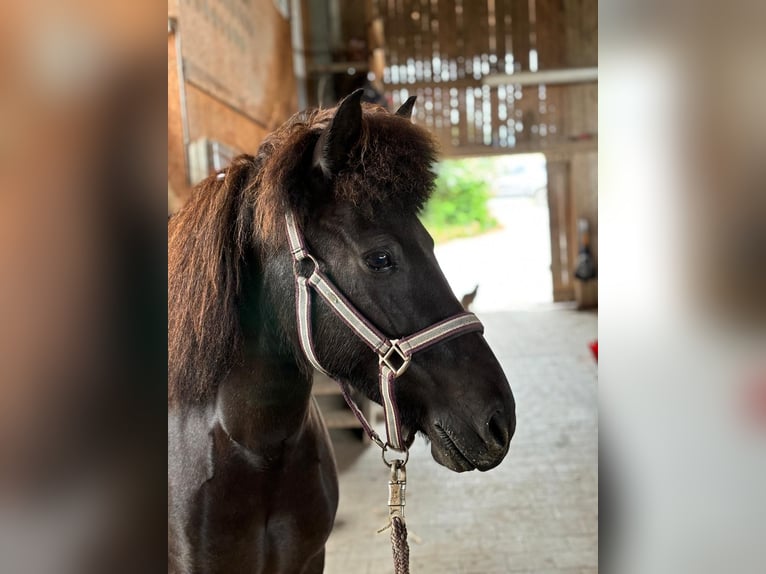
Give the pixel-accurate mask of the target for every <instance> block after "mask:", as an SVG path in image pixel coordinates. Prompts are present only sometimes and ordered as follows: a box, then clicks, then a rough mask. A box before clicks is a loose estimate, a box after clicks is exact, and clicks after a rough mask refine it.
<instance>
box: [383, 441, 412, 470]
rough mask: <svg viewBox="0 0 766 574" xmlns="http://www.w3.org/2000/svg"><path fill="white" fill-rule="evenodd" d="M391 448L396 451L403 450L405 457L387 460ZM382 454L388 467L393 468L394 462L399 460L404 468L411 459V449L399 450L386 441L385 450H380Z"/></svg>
mask: <svg viewBox="0 0 766 574" xmlns="http://www.w3.org/2000/svg"><path fill="white" fill-rule="evenodd" d="M389 449H391V450H392V451H394V452H403V453H404V458H403V459H402V458H394V459H391V460H390V461H389V460H387V459H386V452H388V450H389ZM380 456H381V458H382V459H383V462H384V463H385V465H386V466H387V467H388V468H391V467H392V466H393V465H394V463H397V462H398V463H400V466H401V467H402V468H404V466H406V464H407V461H408V460H410V451H409V449H404V450H398V449H395V448H394V447H392V446H391V445H390V444H389V443H386V444H384V445H383V450H382V451H381V452H380Z"/></svg>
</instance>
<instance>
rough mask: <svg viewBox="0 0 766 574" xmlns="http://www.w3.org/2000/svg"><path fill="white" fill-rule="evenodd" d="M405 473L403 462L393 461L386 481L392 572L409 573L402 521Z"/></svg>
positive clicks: (405, 528) (405, 538) (408, 556)
mask: <svg viewBox="0 0 766 574" xmlns="http://www.w3.org/2000/svg"><path fill="white" fill-rule="evenodd" d="M406 488H407V473H406V472H405V470H404V464H402V463H401V462H400V461H395V462H394V463H393V464H392V465H391V478H390V479H389V481H388V509H389V511H388V512H389V517H390V520H391V524H390V526H391V549H392V551H393V553H394V573H395V574H410V546H409V544H407V524H406V523H405V522H404V491H405V489H406Z"/></svg>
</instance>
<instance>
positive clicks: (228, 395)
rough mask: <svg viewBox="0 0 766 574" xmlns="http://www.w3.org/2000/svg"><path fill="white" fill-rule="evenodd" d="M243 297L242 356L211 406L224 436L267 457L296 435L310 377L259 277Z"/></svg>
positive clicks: (303, 414) (305, 406) (302, 418)
mask: <svg viewBox="0 0 766 574" xmlns="http://www.w3.org/2000/svg"><path fill="white" fill-rule="evenodd" d="M248 283H251V285H248V286H247V287H246V289H245V291H246V292H249V293H251V296H250V297H249V298H248V299H247V300H245V301H244V302H243V305H242V308H241V321H242V327H243V337H244V341H243V346H242V359H241V361H239V362H238V364H237V365H236V366H235V367H234V368H233V369H232V370H231V372H230V373H229V374H228V375H227V377H226V378H225V379H224V380H223V381H222V383H221V385H220V387H219V389H218V394H217V410H218V413H219V418H220V420H221V423H222V425H223V427H224V430H226V432H227V433H228V434H229V436H230V437H231V438H232V439H233V440H234V441H236V442H237V443H239V444H240V445H241V446H243V447H245V448H246V449H248V450H249V451H251V452H253V453H258V454H261V455H264V456H266V457H267V458H271V457H272V456H278V454H279V453H278V452H276V451H277V450H281V449H284V448H285V447H289V446H290V444H291V443H292V442H293V441H295V440H297V439H298V438H299V437H300V435H301V431H302V429H303V427H304V424H305V423H306V421H307V420H308V417H307V413H308V409H309V402H310V398H311V378H310V376H308V375H306V374H305V371H304V370H301V368H300V367H299V366H298V364H297V363H296V360H295V356H294V354H293V353H292V351H291V350H290V349H289V348H287V347H286V346H285V345H284V343H283V340H284V338H285V337H284V335H283V334H282V333H281V332H280V327H279V323H278V320H277V318H276V316H275V314H274V313H273V311H271V310H272V309H273V306H272V305H271V304H270V302H269V301H268V300H267V297H266V295H265V292H264V289H263V285H262V280H261V279H260V278H257V279H251V280H249V281H248Z"/></svg>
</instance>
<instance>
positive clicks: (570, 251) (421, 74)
mask: <svg viewBox="0 0 766 574" xmlns="http://www.w3.org/2000/svg"><path fill="white" fill-rule="evenodd" d="M597 12H598V10H597V2H596V0H581V1H579V0H578V1H575V0H249V1H247V0H171V1H170V2H169V4H168V210H169V214H170V213H172V212H174V211H175V210H177V209H178V208H180V206H182V205H183V203H184V202H185V201H186V200H187V199H188V198H189V196H190V194H191V190H192V188H193V187H194V185H195V184H196V183H198V182H199V181H201V180H202V179H203V178H205V177H206V176H208V175H209V174H211V173H214V172H217V171H219V170H221V169H223V168H224V167H225V166H226V164H227V163H228V162H229V161H230V160H231V159H232V158H233V157H235V156H236V155H237V154H239V153H254V152H255V150H257V148H258V145H259V144H260V142H261V141H262V140H263V139H264V137H265V136H266V135H267V134H269V133H270V132H271V131H272V130H273V129H275V128H276V127H278V126H279V125H281V124H282V123H283V122H284V121H285V120H286V119H287V118H289V117H290V116H291V115H292V114H293V113H295V112H297V111H298V110H301V109H305V108H307V107H315V106H322V107H330V106H333V105H335V104H336V103H337V102H338V100H340V99H341V98H343V97H344V96H346V95H348V94H349V93H351V92H352V91H353V90H355V89H357V88H364V89H365V98H366V99H367V100H368V101H372V102H376V103H379V104H381V105H383V106H385V107H387V108H389V109H391V110H394V109H396V108H397V107H398V106H399V105H401V104H402V103H403V102H404V101H405V100H406V99H407V98H408V97H410V96H413V95H416V96H417V103H416V106H415V109H414V113H413V121H414V122H416V123H418V124H420V125H422V126H424V127H426V128H427V129H428V130H430V131H432V132H433V133H434V134H435V135H436V137H437V139H438V141H439V144H440V148H441V152H442V156H443V158H444V159H445V160H448V161H457V162H461V161H462V162H467V163H463V164H460V165H464V166H465V165H467V166H469V168H470V166H472V165H474V166H480V167H476V169H484V167H485V166H488V165H491V166H493V167H492V170H491V173H492V175H491V177H490V178H489V179H490V181H488V182H487V185H488V189H489V194H490V197H489V199H488V201H487V205H488V209H489V211H490V212H491V213H492V216H493V218H494V219H495V220H496V221H497V225H496V226H495V228H493V229H492V230H489V231H488V232H486V233H481V234H476V235H475V236H471V237H457V238H447V239H445V240H444V241H439V242H437V247H436V255H437V258H438V259H439V261H440V264H441V265H442V267H443V269H444V271H445V274H446V276H447V278H448V280H449V281H450V284H451V285H452V287H453V290H454V291H455V294H456V295H457V297H458V298H460V299H462V300H463V301H464V304H465V306H466V307H467V308H470V309H471V310H473V311H475V312H476V313H477V314H478V315H479V316H480V318H481V320H482V321H483V322H484V324H485V333H486V338H487V340H488V342H489V344H490V346H491V347H492V348H493V350H494V351H495V353H496V355H497V356H498V358H499V359H500V362H501V364H502V365H503V367H504V369H505V372H506V375H507V377H508V380H509V381H510V383H511V386H512V388H513V390H514V394H515V396H516V402H517V417H518V426H517V432H516V436H515V437H514V440H513V443H512V445H511V450H510V454H509V456H508V458H507V459H506V460H505V461H504V462H503V464H502V465H501V466H499V467H498V468H496V469H493V470H492V471H489V472H488V473H478V472H471V473H464V474H455V473H452V472H450V471H448V470H447V469H445V468H442V467H440V466H438V465H437V464H436V463H435V462H434V461H433V460H432V459H431V455H430V453H429V449H428V446H427V444H426V443H425V441H424V440H423V439H422V438H419V439H418V440H417V441H416V443H415V445H414V446H413V449H412V453H411V454H412V456H411V462H410V463H409V465H408V473H409V474H408V479H409V482H408V487H407V488H408V491H407V501H408V505H407V517H408V527H409V529H410V547H411V562H412V571H414V572H420V573H429V572H433V573H437V572H438V573H441V572H476V573H479V572H481V573H484V574H490V573H495V572H498V573H499V572H551V573H553V572H556V573H562V574H563V573H575V572H576V573H585V572H589V573H590V572H596V571H597V549H598V538H597V522H598V484H597V481H598V477H597V474H598V473H597V461H598V455H597V446H598V445H597V443H598V440H597V407H596V402H597V400H596V365H595V360H594V356H593V352H592V350H591V348H590V347H589V345H590V344H591V343H593V342H594V341H595V340H596V337H597V333H596V309H597V304H598V303H597V301H598V277H597V269H598V211H597V171H598V170H597V146H598V122H597V119H598V117H597V95H598V78H597V65H598V58H597V52H598V51H597V47H598V46H597V29H598V18H597ZM472 161H479V162H480V163H477V164H471V163H470V162H472ZM481 162H484V163H481ZM487 162H492V163H487ZM476 287H478V289H476ZM314 394H315V396H316V397H317V400H318V401H319V402H320V405H321V407H322V409H323V413H324V416H325V420H326V422H327V424H328V427H329V428H331V429H332V436H333V440H334V444H335V448H336V456H337V458H338V465H339V469H340V490H341V502H340V508H339V511H338V516H337V520H336V525H335V529H334V531H333V533H332V535H331V537H330V540H329V542H328V546H327V563H326V570H325V571H326V572H328V573H347V572H360V573H370V574H372V573H378V572H390V571H391V570H392V566H391V562H390V552H391V550H390V547H389V546H388V542H387V538H388V537H387V535H385V534H376V531H377V530H378V529H379V528H380V527H381V526H383V525H384V524H385V517H386V515H387V507H386V492H387V491H386V481H387V471H386V469H385V467H383V466H382V465H381V463H380V453H379V451H378V449H377V448H376V447H375V446H374V445H372V444H370V443H369V441H365V440H364V437H363V436H362V433H361V432H360V428H359V423H358V421H357V419H356V418H355V417H354V415H353V414H352V413H351V411H350V410H348V409H347V408H346V407H345V404H344V402H343V400H342V398H341V396H340V392H339V390H338V389H337V386H336V385H335V384H334V383H333V382H332V381H331V380H329V379H326V378H322V377H320V376H317V377H316V379H315V386H314ZM364 410H365V411H366V412H367V414H368V415H369V417H370V418H371V420H373V421H375V422H376V424H377V425H378V426H380V428H381V429H382V420H381V412H380V409H379V407H377V405H374V404H371V403H370V402H369V401H365V402H364Z"/></svg>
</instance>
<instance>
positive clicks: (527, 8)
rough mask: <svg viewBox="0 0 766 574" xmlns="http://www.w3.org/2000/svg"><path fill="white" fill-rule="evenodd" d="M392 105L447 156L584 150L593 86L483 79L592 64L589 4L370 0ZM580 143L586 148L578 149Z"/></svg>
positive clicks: (592, 8) (592, 3) (593, 15)
mask: <svg viewBox="0 0 766 574" xmlns="http://www.w3.org/2000/svg"><path fill="white" fill-rule="evenodd" d="M375 7H376V9H377V14H378V15H379V16H380V17H381V18H382V20H383V22H384V26H385V34H386V40H387V42H386V57H387V67H386V70H385V75H384V81H385V84H386V87H387V88H388V89H389V90H391V92H392V95H393V100H394V105H399V104H400V103H401V102H403V101H404V100H405V99H406V98H407V97H409V96H411V95H417V96H418V100H419V101H420V102H422V104H421V105H420V106H418V107H417V108H416V112H415V113H416V120H417V121H419V122H421V123H423V124H425V125H426V126H427V127H428V128H429V129H431V130H433V131H434V132H436V134H437V135H438V137H439V139H440V141H441V144H442V148H443V149H444V152H445V154H447V155H453V156H454V155H480V154H481V155H485V154H491V153H518V152H531V151H540V150H552V149H575V150H576V149H583V148H585V149H588V148H590V149H592V148H593V147H595V143H594V142H593V141H592V140H594V138H595V135H596V132H597V115H596V103H597V102H596V93H597V90H596V85H595V83H592V84H581V85H573V84H570V85H548V86H546V85H534V86H521V85H518V84H508V85H503V86H499V87H489V86H484V85H483V79H482V78H483V77H484V76H486V75H487V74H510V73H514V72H528V71H532V72H534V71H543V70H551V69H562V68H567V67H592V66H596V65H597V50H596V47H597V26H598V24H597V2H596V0H582V1H578V2H575V1H569V0H529V1H528V0H523V1H519V0H378V1H377V2H376V3H375ZM588 142H590V144H589V143H588Z"/></svg>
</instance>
